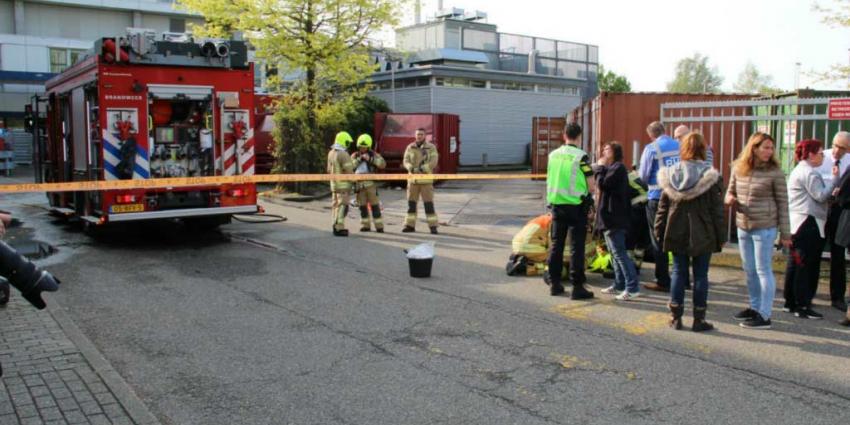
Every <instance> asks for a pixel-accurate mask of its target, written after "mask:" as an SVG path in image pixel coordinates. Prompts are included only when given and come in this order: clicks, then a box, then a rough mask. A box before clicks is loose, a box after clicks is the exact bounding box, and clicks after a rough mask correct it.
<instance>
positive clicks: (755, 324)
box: [735, 310, 770, 329]
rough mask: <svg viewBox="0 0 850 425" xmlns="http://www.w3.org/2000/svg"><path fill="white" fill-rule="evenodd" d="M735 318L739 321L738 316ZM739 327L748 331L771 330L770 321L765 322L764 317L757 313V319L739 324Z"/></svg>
mask: <svg viewBox="0 0 850 425" xmlns="http://www.w3.org/2000/svg"><path fill="white" fill-rule="evenodd" d="M750 311H752V310H750ZM735 318H736V319H737V316H736V317H735ZM739 325H740V326H741V327H742V328H747V329H770V319H767V320H765V319H764V318H763V317H761V314H758V313H756V316H755V317H753V318H750V319H747V320H745V321H743V322H741V323H739Z"/></svg>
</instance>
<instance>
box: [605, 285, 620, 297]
mask: <svg viewBox="0 0 850 425" xmlns="http://www.w3.org/2000/svg"><path fill="white" fill-rule="evenodd" d="M602 293H603V294H608V295H614V294H619V293H620V291H618V290H617V288H615V287H614V285H611V286H609V287H607V288H605V289H603V290H602Z"/></svg>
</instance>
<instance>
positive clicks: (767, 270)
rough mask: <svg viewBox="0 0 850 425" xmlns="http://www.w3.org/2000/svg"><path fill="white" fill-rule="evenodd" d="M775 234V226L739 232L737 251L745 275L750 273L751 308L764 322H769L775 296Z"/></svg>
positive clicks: (748, 280)
mask: <svg viewBox="0 0 850 425" xmlns="http://www.w3.org/2000/svg"><path fill="white" fill-rule="evenodd" d="M776 232H777V230H776V227H770V228H767V229H753V230H744V229H740V228H739V229H738V249H739V250H740V251H741V261H742V262H743V264H742V265H743V268H744V272H746V273H747V290H748V291H749V293H750V308H751V309H753V310H755V311H757V312H759V314H761V317H763V318H764V319H765V320H766V319H770V314H771V311H772V309H773V297H774V296H775V294H776V279H775V278H774V277H773V243H774V242H775V241H776Z"/></svg>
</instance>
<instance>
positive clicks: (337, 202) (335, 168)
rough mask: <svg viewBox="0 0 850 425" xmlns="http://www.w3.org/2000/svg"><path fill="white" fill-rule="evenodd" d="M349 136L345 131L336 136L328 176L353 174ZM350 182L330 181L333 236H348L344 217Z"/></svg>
mask: <svg viewBox="0 0 850 425" xmlns="http://www.w3.org/2000/svg"><path fill="white" fill-rule="evenodd" d="M351 142H353V140H352V139H351V135H350V134H348V133H347V132H345V131H340V132H339V133H337V134H336V138H335V139H334V144H333V146H331V151H330V152H328V174H330V175H343V174H353V173H354V162H352V161H351V156H349V155H348V147H349V146H351ZM351 188H352V182H350V181H345V180H337V181H331V193H332V194H333V209H332V210H331V211H332V214H333V233H334V236H348V229H346V228H345V216H346V215H347V214H348V204H349V202H351Z"/></svg>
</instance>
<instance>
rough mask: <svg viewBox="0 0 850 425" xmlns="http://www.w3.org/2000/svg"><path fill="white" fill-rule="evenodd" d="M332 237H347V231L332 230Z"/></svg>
mask: <svg viewBox="0 0 850 425" xmlns="http://www.w3.org/2000/svg"><path fill="white" fill-rule="evenodd" d="M334 236H348V229H342V230H334Z"/></svg>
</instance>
